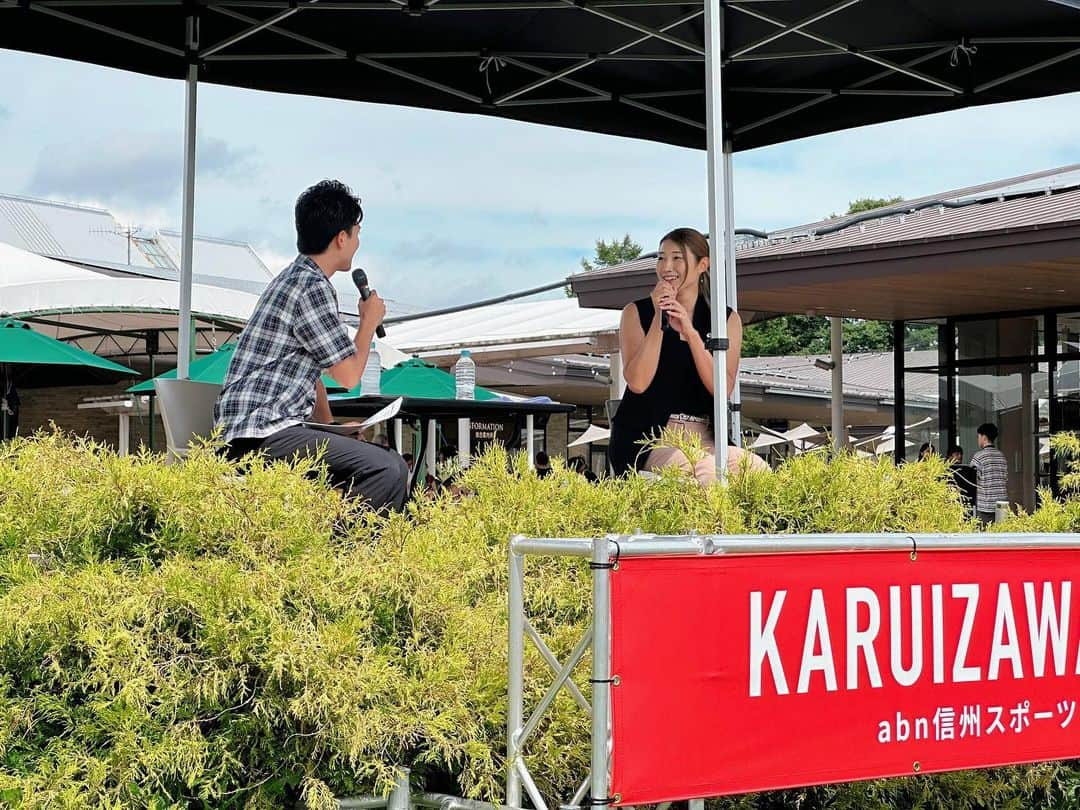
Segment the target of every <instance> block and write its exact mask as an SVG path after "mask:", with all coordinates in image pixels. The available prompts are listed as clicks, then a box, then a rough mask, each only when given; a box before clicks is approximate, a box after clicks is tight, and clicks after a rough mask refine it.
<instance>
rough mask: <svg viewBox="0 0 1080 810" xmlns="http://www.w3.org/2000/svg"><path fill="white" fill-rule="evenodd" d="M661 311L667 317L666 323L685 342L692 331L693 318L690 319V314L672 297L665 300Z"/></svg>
mask: <svg viewBox="0 0 1080 810" xmlns="http://www.w3.org/2000/svg"><path fill="white" fill-rule="evenodd" d="M663 309H664V312H666V313H667V315H668V323H669V324H671V328H672V329H674V330H675V331H676V332H678V333H679V337H681V338H682V339H683V340H687V339H688V338H689V336H690V332H691V331H693V329H694V323H693V318H691V317H690V313H689V312H687V311H686V307H684V306H683V305H682V304H680V303H679V300H678V299H677V298H675V297H674V296H672V297H671V298H669V299H667V300H666V302H665V303H664V305H663Z"/></svg>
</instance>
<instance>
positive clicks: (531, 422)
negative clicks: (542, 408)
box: [525, 413, 536, 470]
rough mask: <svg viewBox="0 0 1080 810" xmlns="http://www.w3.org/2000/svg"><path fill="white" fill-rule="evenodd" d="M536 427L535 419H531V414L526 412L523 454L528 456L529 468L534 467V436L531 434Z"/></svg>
mask: <svg viewBox="0 0 1080 810" xmlns="http://www.w3.org/2000/svg"><path fill="white" fill-rule="evenodd" d="M535 429H536V420H535V419H533V415H532V414H531V413H530V414H526V416H525V454H526V455H527V456H528V459H527V461H528V462H529V469H530V470H532V469H535V467H536V458H535V455H536V438H535V437H534V436H533V432H534V431H535Z"/></svg>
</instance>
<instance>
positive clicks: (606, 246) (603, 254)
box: [566, 234, 641, 298]
mask: <svg viewBox="0 0 1080 810" xmlns="http://www.w3.org/2000/svg"><path fill="white" fill-rule="evenodd" d="M640 255H641V245H639V244H638V243H637V242H635V241H634V240H633V239H631V238H630V234H626V235H625V236H623V238H622V239H621V240H619V239H612V240H611V241H610V242H605V241H604V240H603V239H597V240H596V253H595V254H594V255H593V258H592V261H589V260H588V259H582V260H581V269H582V270H584V271H585V272H588V271H590V270H596V269H598V268H600V267H612V266H613V265H616V264H622V263H623V262H628V261H630V260H631V259H636V258H637V257H638V256H640ZM566 297H567V298H573V297H574V291H573V290H572V289H571V288H570V285H567V286H566Z"/></svg>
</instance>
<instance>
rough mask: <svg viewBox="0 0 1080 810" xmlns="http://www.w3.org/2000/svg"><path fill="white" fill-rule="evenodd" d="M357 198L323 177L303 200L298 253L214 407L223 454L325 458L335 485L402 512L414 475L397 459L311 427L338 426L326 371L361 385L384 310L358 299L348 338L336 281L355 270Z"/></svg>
mask: <svg viewBox="0 0 1080 810" xmlns="http://www.w3.org/2000/svg"><path fill="white" fill-rule="evenodd" d="M363 217H364V212H363V211H362V210H361V208H360V200H359V198H357V197H354V196H353V194H352V192H351V191H350V190H349V189H348V187H347V186H345V185H344V184H342V183H339V182H337V181H335V180H324V181H323V182H321V183H318V184H316V185H314V186H312V187H311V188H309V189H307V190H306V191H305V192H304V193H303V194H301V195H300V198H299V199H298V200H297V201H296V247H297V249H298V250H299V252H300V253H299V255H298V256H297V257H296V259H295V260H294V261H293V263H292V264H291V265H289V267H288V268H286V269H285V270H284V271H283V272H282V273H281V274H280V275H278V276H277V277H276V278H275V279H274V280H273V281H272V282H270V285H269V286H268V287H267V288H266V290H264V291H263V294H262V295H261V296H260V297H259V303H258V304H257V305H256V306H255V311H254V312H253V313H252V315H251V319H250V320H249V321H248V323H247V326H245V327H244V331H243V332H242V333H241V335H240V341H239V343H237V346H236V350H235V351H234V352H233V356H232V360H231V361H230V362H229V371H228V374H227V375H226V377H225V385H224V386H223V387H222V390H221V395H220V396H219V397H218V401H217V404H216V406H215V408H214V418H215V421H216V422H217V424H218V425H219V426H220V427H221V429H222V431H223V438H224V440H225V442H226V453H227V455H228V456H229V458H232V459H238V458H241V457H243V456H244V455H246V454H248V453H251V452H256V451H258V452H260V453H262V454H264V455H266V456H268V457H269V458H272V459H287V458H294V457H297V456H305V457H306V456H313V455H316V454H317V453H319V452H324V456H323V460H324V462H325V463H326V465H327V467H328V468H329V471H330V480H331V481H332V482H333V484H334V486H335V487H337V488H338V489H340V490H342V491H343V492H344V493H345V495H346V496H347V497H350V498H359V499H363V500H364V501H366V502H367V503H368V504H369V505H370V506H371V507H372V508H373V509H384V508H387V509H401V508H402V506H403V505H404V503H405V496H406V491H407V488H406V480H407V476H408V470H407V469H406V467H405V462H404V461H403V460H402V459H401V456H399V455H398V454H397V453H395V452H392V451H389V450H386V449H384V448H382V447H378V446H376V445H374V444H368V443H367V442H362V441H359V440H358V439H354V438H351V437H348V436H341V435H337V434H335V433H329V432H327V431H320V430H317V429H314V428H311V427H306V426H305V425H304V422H323V423H329V422H332V421H333V417H332V414H331V413H330V404H329V402H328V400H327V398H326V389H325V388H324V387H323V384H322V382H321V380H320V376H321V375H322V373H323V372H324V371H326V372H327V373H329V375H330V376H331V377H332V378H333V379H334V380H335V381H336V382H337V383H338V384H340V385H341V386H343V387H344V388H353V387H355V386H356V385H357V384H358V383H359V382H360V377H361V375H362V374H363V372H364V365H365V364H366V363H367V359H368V351H369V347H370V346H371V341H372V340H373V338H374V336H375V329H376V327H377V326H378V325H379V324H380V323H381V322H382V319H383V317H384V316H385V315H386V305H385V304H384V303H383V301H382V299H381V298H379V296H378V295H377V294H376V293H375V292H374V291H372V293H371V296H370V297H369V298H368V299H367V300H366V301H361V302H360V308H359V315H360V327H359V329H357V331H356V337H355V338H354V339H353V340H350V339H349V334H348V332H347V331H346V330H345V327H344V326H343V325H342V323H341V318H340V317H339V315H338V302H337V294H336V293H335V291H334V286H333V284H331V283H330V278H331V277H332V276H333V275H334V274H335V273H340V272H343V271H347V270H349V268H350V267H351V266H352V260H353V255H354V254H355V253H356V250H357V248H358V247H359V246H360V221H361V220H362V219H363Z"/></svg>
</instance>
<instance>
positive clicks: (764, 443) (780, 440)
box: [750, 433, 790, 450]
mask: <svg viewBox="0 0 1080 810" xmlns="http://www.w3.org/2000/svg"><path fill="white" fill-rule="evenodd" d="M789 441H790V439H787V438H785V437H783V436H770V435H769V434H767V433H762V434H760V435H759V436H758V437H757V438H756V439H754V441H753V443H752V444H751V445H750V449H751V450H760V449H762V448H764V447H772V446H773V445H777V444H787V443H788V442H789Z"/></svg>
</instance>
